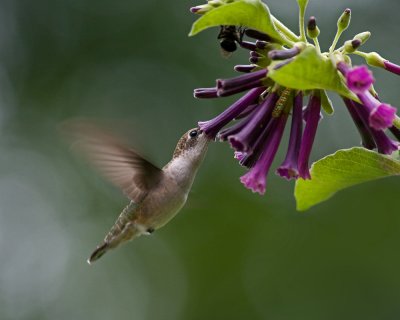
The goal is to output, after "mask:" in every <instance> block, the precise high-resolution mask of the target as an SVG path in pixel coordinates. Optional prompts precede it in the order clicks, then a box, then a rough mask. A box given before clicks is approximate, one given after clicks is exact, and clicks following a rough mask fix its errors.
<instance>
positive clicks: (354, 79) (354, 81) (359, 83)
mask: <svg viewBox="0 0 400 320" xmlns="http://www.w3.org/2000/svg"><path fill="white" fill-rule="evenodd" d="M345 76H346V81H347V86H348V87H349V89H350V90H351V91H353V92H354V93H356V94H359V93H364V92H366V91H367V90H368V89H369V88H370V87H371V85H372V84H373V83H374V77H373V76H372V73H371V71H369V69H368V68H367V67H366V66H358V67H354V68H352V69H350V70H349V71H347V73H346V74H345Z"/></svg>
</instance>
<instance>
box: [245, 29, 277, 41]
mask: <svg viewBox="0 0 400 320" xmlns="http://www.w3.org/2000/svg"><path fill="white" fill-rule="evenodd" d="M245 34H246V36H248V37H249V38H253V39H257V40H262V41H267V42H271V40H272V38H271V37H270V36H269V35H267V34H265V33H262V32H260V31H257V30H254V29H246V30H245Z"/></svg>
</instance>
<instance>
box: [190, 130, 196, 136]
mask: <svg viewBox="0 0 400 320" xmlns="http://www.w3.org/2000/svg"><path fill="white" fill-rule="evenodd" d="M189 136H190V137H191V138H194V137H196V136H197V130H192V131H190V133H189Z"/></svg>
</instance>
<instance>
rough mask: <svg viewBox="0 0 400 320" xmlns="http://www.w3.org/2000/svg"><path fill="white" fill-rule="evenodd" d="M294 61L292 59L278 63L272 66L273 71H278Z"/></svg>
mask: <svg viewBox="0 0 400 320" xmlns="http://www.w3.org/2000/svg"><path fill="white" fill-rule="evenodd" d="M293 60H294V58H292V59H287V60H285V61H282V62H279V63H277V64H276V65H275V66H274V70H278V69H280V68H282V67H284V66H286V65H287V64H289V63H291V62H292V61H293Z"/></svg>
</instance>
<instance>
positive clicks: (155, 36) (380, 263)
mask: <svg viewBox="0 0 400 320" xmlns="http://www.w3.org/2000/svg"><path fill="white" fill-rule="evenodd" d="M196 4H201V2H195V1H194V0H191V1H175V2H173V1H169V2H167V1H155V0H147V1H137V0H119V1H114V2H112V1H105V0H79V1H78V0H37V1H28V0H19V1H15V0H1V1H0V134H1V139H0V172H1V173H0V319H68V320H70V319H96V320H102V319H138V320H140V319H146V320H147V319H148V320H152V319H163V320H164V319H166V320H167V319H171V320H172V319H173V320H178V319H182V320H187V319H190V320H192V319H229V320H234V319H274V320H275V319H277V320H280V319H296V320H299V319H307V320H313V319H398V318H399V317H400V273H399V269H400V253H399V250H398V248H399V245H400V215H399V212H398V209H396V208H398V204H397V203H398V194H397V192H396V191H397V190H398V189H399V187H400V181H399V179H396V178H391V179H385V180H381V181H376V182H371V183H367V184H364V185H360V186H357V187H354V188H351V189H349V190H346V191H343V192H340V193H339V194H337V195H336V196H335V197H334V198H333V199H331V200H329V201H327V202H325V203H323V204H320V205H318V206H316V207H315V208H312V209H311V210H309V211H308V212H306V213H298V212H296V211H295V202H294V199H293V195H292V194H293V183H292V182H290V183H288V182H286V181H284V180H282V179H279V178H278V177H276V176H275V175H274V174H273V171H271V174H270V176H269V178H268V187H267V188H268V190H267V194H266V195H265V196H263V197H260V196H258V195H254V194H252V193H251V192H250V191H248V190H246V189H245V188H243V187H242V185H241V184H240V182H239V176H240V175H242V174H243V169H242V168H240V167H239V166H238V165H237V163H236V161H235V160H234V159H233V157H232V151H231V150H230V149H229V146H228V145H226V144H220V143H215V144H213V145H212V146H211V147H210V149H209V153H208V157H207V159H206V161H205V163H204V165H203V167H202V168H201V170H200V171H199V174H198V178H197V180H196V182H195V184H194V187H193V191H192V193H191V195H190V197H189V201H188V204H187V206H186V207H185V208H184V210H182V212H181V213H180V214H179V215H178V216H177V217H176V218H175V219H174V220H173V221H172V222H171V223H170V224H168V225H167V227H165V228H164V229H161V230H159V231H158V232H156V233H155V234H154V235H153V236H151V237H146V238H144V237H142V238H140V239H139V240H136V241H134V242H133V243H130V244H128V245H126V246H123V247H121V248H119V249H118V250H115V251H113V252H110V253H109V254H107V255H106V256H105V257H104V258H102V259H101V260H100V261H99V262H97V263H96V264H95V265H93V266H89V265H87V263H86V258H87V257H88V255H89V254H90V253H91V251H92V250H93V249H94V248H95V246H96V245H97V243H98V242H99V241H101V239H102V238H103V237H104V235H105V233H106V232H107V231H108V229H109V227H110V226H111V225H112V223H113V222H114V220H115V218H116V217H117V215H118V214H119V212H120V210H121V209H122V208H123V207H124V206H125V204H126V203H127V200H126V199H125V198H124V197H123V196H122V195H121V193H120V192H119V191H118V190H116V189H115V188H113V187H112V186H111V185H110V184H108V183H107V182H106V181H104V180H103V179H102V178H101V177H99V175H98V174H97V172H96V171H94V170H92V169H91V168H90V166H89V165H88V164H87V163H85V161H83V160H82V159H81V158H79V157H75V155H72V154H71V153H70V150H69V146H68V144H67V143H65V142H64V141H63V140H62V139H60V137H59V135H58V133H57V128H58V126H59V124H60V123H61V122H62V121H64V120H66V119H69V118H76V117H88V118H94V119H103V120H107V121H123V122H124V123H125V124H126V125H128V126H129V130H131V132H134V133H138V134H133V136H134V137H132V140H133V141H136V140H137V141H138V143H140V144H142V145H143V146H144V147H145V150H146V151H147V152H148V154H149V155H151V157H152V158H153V159H155V160H154V161H155V162H156V163H157V164H160V165H161V164H163V163H165V162H167V161H168V160H169V157H170V156H171V153H172V150H173V148H174V147H175V143H176V142H177V139H178V138H179V137H180V136H181V134H182V133H183V132H185V131H186V130H187V129H189V128H190V127H193V126H194V125H195V123H196V122H197V121H198V120H206V119H208V118H210V117H212V116H214V115H216V114H217V113H218V112H220V111H222V110H223V109H224V108H225V107H226V106H227V105H229V103H230V102H231V101H232V99H221V100H207V101H204V100H202V101H199V100H195V99H193V97H192V91H193V89H194V88H196V87H207V86H212V85H213V84H214V79H215V78H218V77H222V78H224V77H231V76H233V75H234V72H233V70H232V67H233V65H234V64H238V63H246V62H245V61H247V59H248V53H247V52H245V51H244V50H243V51H240V52H237V54H235V55H234V56H233V57H232V58H231V59H229V60H224V59H223V58H221V56H220V53H219V46H218V43H217V40H216V35H217V32H218V30H216V29H213V30H209V31H207V32H204V33H202V34H200V35H199V36H197V37H195V38H188V37H187V33H188V31H189V28H190V25H191V23H192V22H193V21H194V19H195V16H193V15H191V14H190V13H189V11H188V10H189V7H191V6H193V5H196ZM269 5H270V8H271V10H272V12H273V13H274V14H275V15H276V16H278V17H279V18H280V19H281V20H282V21H284V22H285V23H287V25H288V26H290V27H292V28H296V26H297V17H296V16H297V9H296V5H295V1H294V0H284V1H282V0H280V1H278V0H271V1H269ZM346 7H350V8H352V10H353V20H352V25H351V28H350V30H349V31H348V32H347V33H346V35H347V37H352V36H353V34H355V33H358V32H361V31H365V30H369V31H371V32H372V33H373V37H372V38H371V39H370V40H369V42H368V45H367V46H366V50H370V51H375V50H379V52H380V53H381V54H382V55H383V56H385V57H387V58H389V59H392V60H393V61H395V62H397V63H399V62H400V57H399V55H398V50H399V41H398V35H399V34H400V23H399V20H398V12H399V11H400V2H399V1H398V0H381V1H379V2H377V1H372V0H369V1H365V0H362V1H361V0H346V1H344V0H340V1H328V0H323V1H322V0H311V4H310V6H309V10H308V12H307V15H308V16H309V15H315V16H316V17H317V19H318V23H319V27H320V29H321V32H322V38H323V39H321V44H322V46H323V47H324V48H325V49H326V48H327V47H328V46H329V44H330V39H332V38H333V35H334V32H335V28H334V26H335V25H336V20H337V17H338V16H339V15H340V13H341V12H342V11H343V10H344V9H345V8H346ZM356 61H358V63H360V60H356ZM375 77H376V79H377V85H376V88H377V89H378V90H379V92H380V95H381V97H382V98H383V99H384V100H385V101H387V102H389V103H392V104H393V105H397V106H399V105H400V104H399V98H400V92H399V90H398V88H399V83H400V82H399V79H398V78H396V77H395V76H393V75H391V74H386V73H384V72H383V71H381V70H376V72H375ZM334 102H335V105H336V112H335V115H334V116H333V117H328V116H325V118H324V121H322V123H321V126H320V129H319V132H318V138H317V141H316V143H315V146H314V150H313V156H312V157H313V160H316V159H319V158H321V157H323V156H325V155H327V154H330V153H332V152H334V151H335V150H337V149H340V148H347V147H351V146H354V145H358V143H359V136H358V134H357V132H356V130H355V127H354V125H353V123H352V122H351V120H350V117H349V116H348V115H347V113H346V111H345V110H344V108H343V105H342V103H341V101H339V100H337V99H334ZM283 145H284V147H283V148H282V150H281V151H280V154H279V155H278V161H281V159H282V156H283V155H284V154H283V152H284V151H285V149H286V140H285V142H284V143H283ZM278 161H277V163H276V164H275V167H276V165H278V164H279V163H278Z"/></svg>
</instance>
